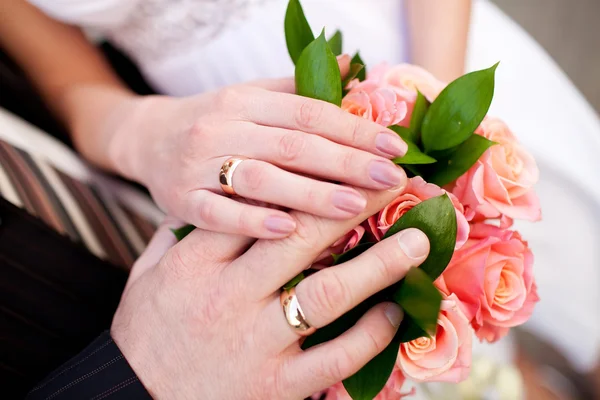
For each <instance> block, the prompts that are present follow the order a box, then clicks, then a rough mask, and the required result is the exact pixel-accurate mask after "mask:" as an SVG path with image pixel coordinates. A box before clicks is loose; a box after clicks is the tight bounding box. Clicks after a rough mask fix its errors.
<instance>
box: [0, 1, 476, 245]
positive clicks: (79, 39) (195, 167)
mask: <svg viewBox="0 0 600 400" xmlns="http://www.w3.org/2000/svg"><path fill="white" fill-rule="evenodd" d="M425 2H426V3H432V2H435V3H436V7H429V8H428V7H424V6H422V5H420V4H421V3H425ZM438 2H439V3H440V4H444V3H447V2H445V1H440V0H438V1H434V0H429V1H423V2H422V1H410V2H409V3H410V4H409V8H410V12H409V15H410V21H411V23H410V27H411V32H412V35H411V37H413V38H414V39H413V40H412V41H413V48H414V51H413V53H414V61H415V62H417V63H420V64H422V65H423V66H425V67H426V68H431V69H433V70H434V71H435V72H438V71H437V69H439V70H440V71H441V72H443V71H445V69H444V68H442V66H443V67H447V68H449V69H450V70H451V71H453V72H452V74H458V73H459V69H461V68H462V63H461V62H458V63H457V62H456V60H462V59H463V58H464V45H457V47H456V48H455V49H454V50H452V49H450V48H449V47H448V46H446V45H447V43H446V44H444V45H442V44H440V42H439V39H440V38H454V39H456V40H458V41H459V42H460V41H462V42H464V41H465V40H466V35H465V34H464V33H465V32H466V23H467V19H465V18H464V16H465V15H467V16H468V12H466V13H465V11H464V9H465V7H466V6H461V7H456V9H452V10H448V9H446V6H444V7H441V6H439V4H437V3H438ZM413 3H414V4H413ZM461 4H466V3H465V2H464V0H462V1H461ZM467 8H468V7H467ZM459 9H460V10H459ZM461 10H462V11H461ZM450 11H452V12H453V13H454V14H456V15H457V16H462V17H461V18H456V19H453V21H454V22H453V23H452V24H451V25H448V23H446V22H444V21H446V20H447V19H448V18H446V17H445V16H447V14H444V13H448V12H450ZM0 13H2V14H3V15H11V18H3V19H2V20H1V21H0V45H1V46H2V47H3V48H4V49H5V50H6V51H7V52H8V53H9V54H10V55H11V56H12V57H13V58H14V59H15V60H16V61H17V63H19V64H20V65H21V67H22V68H23V70H24V71H25V72H26V73H27V74H28V75H29V77H30V79H31V80H32V81H33V82H34V84H35V85H36V86H37V88H38V89H39V91H40V93H41V94H42V96H43V97H44V98H45V99H46V100H47V104H49V106H50V107H51V108H52V109H53V111H54V112H55V113H56V115H57V116H58V117H59V118H60V119H61V120H62V121H63V122H64V124H65V125H66V126H67V127H68V129H69V131H70V133H71V135H72V138H73V141H74V143H75V145H76V147H77V149H78V150H79V151H80V153H81V154H82V155H83V156H84V157H86V158H87V159H88V160H89V161H91V162H92V163H94V164H96V165H97V166H100V167H102V168H104V169H107V170H109V171H112V172H117V173H119V174H120V175H123V176H125V177H127V178H130V179H134V180H137V181H138V182H140V183H142V184H143V185H145V186H147V187H148V188H149V190H150V191H151V193H152V195H153V197H154V198H155V200H156V201H157V202H158V203H159V205H161V206H162V208H164V209H165V211H167V212H169V213H170V214H172V215H174V216H176V217H179V218H181V219H183V220H185V221H186V222H189V223H192V224H194V225H196V226H199V227H202V228H206V229H209V230H214V231H220V232H231V233H238V234H244V235H249V236H253V237H261V238H277V237H284V236H287V235H289V234H290V232H292V231H294V229H296V226H295V224H294V221H293V220H291V219H290V218H289V216H288V215H287V214H286V213H284V212H283V211H278V210H272V209H269V208H265V207H262V204H261V203H256V202H255V203H254V205H247V204H243V203H240V202H237V201H233V200H231V199H228V198H226V197H224V196H221V194H222V193H221V189H220V187H219V186H218V184H217V173H218V170H219V168H220V165H221V164H222V163H223V162H224V161H225V160H226V159H227V158H228V157H230V156H233V155H243V156H246V157H250V158H255V159H258V160H253V161H249V162H244V163H242V164H241V165H240V167H239V168H238V170H237V171H236V175H234V186H235V190H236V191H237V192H238V193H239V194H240V195H241V196H243V197H245V198H248V199H251V200H255V201H258V202H266V203H270V204H274V205H276V206H281V207H285V208H289V209H296V210H300V211H307V212H311V213H314V214H317V215H321V216H327V217H329V218H334V219H339V218H349V217H351V216H354V215H356V214H357V213H359V212H361V211H362V210H363V208H364V202H365V201H364V198H361V197H360V196H358V194H357V193H356V192H355V191H353V190H351V189H347V190H345V191H342V192H340V191H339V190H338V189H337V188H336V187H334V186H333V185H331V184H329V183H324V182H322V180H334V181H338V182H343V183H348V184H352V185H358V186H360V187H363V188H369V189H383V188H389V187H392V186H395V185H398V184H400V183H401V182H400V180H401V179H402V178H401V173H399V172H398V170H397V169H394V168H393V165H392V164H391V162H390V161H388V159H390V158H393V157H396V156H400V155H402V154H404V152H405V151H406V145H405V144H404V143H403V142H402V141H401V140H400V139H399V138H398V137H397V135H395V134H393V133H392V132H390V131H387V130H386V129H385V128H382V127H381V126H379V125H377V124H374V123H371V122H368V121H364V120H362V119H360V118H359V117H356V116H352V115H348V114H347V113H341V112H339V110H334V109H333V108H332V106H331V105H327V104H324V103H322V102H318V101H314V100H308V99H299V98H297V97H295V96H291V95H290V93H292V92H293V90H294V86H293V81H292V80H290V79H287V80H275V81H263V82H254V83H250V84H247V85H243V86H237V87H230V88H226V89H225V90H222V91H220V92H215V93H206V94H201V95H198V96H193V97H190V98H185V99H174V98H168V97H161V96H150V97H139V96H136V95H135V94H134V93H131V92H130V91H129V90H128V89H127V88H126V87H125V86H124V85H123V84H122V82H120V81H119V79H118V78H117V77H116V76H115V75H114V74H113V73H112V72H111V70H110V68H109V66H108V65H107V63H106V61H105V60H104V59H103V58H102V55H101V54H100V53H99V52H98V51H97V50H96V48H95V47H94V46H92V45H90V44H89V43H88V41H87V40H86V38H85V37H84V35H83V34H82V33H81V31H80V30H79V29H77V28H76V27H72V26H68V25H66V24H62V23H60V22H57V21H54V20H52V19H51V18H49V17H47V16H46V15H44V14H43V13H41V12H40V11H39V10H38V9H36V8H35V7H33V6H31V5H30V4H28V3H27V2H26V1H24V0H4V1H2V2H0ZM454 14H453V15H454ZM431 26H434V27H435V28H434V29H430V28H429V27H431ZM425 27H427V29H425ZM448 31H451V32H448ZM433 32H435V33H433ZM463 36H464V37H463ZM417 50H418V51H417ZM442 50H444V51H443V52H442V53H441V55H437V56H435V57H433V55H436V54H438V53H440V52H441V51H442ZM448 60H453V61H451V62H449V63H445V61H448ZM339 63H340V67H341V70H342V74H345V73H346V72H347V70H348V66H349V58H348V57H347V56H344V57H342V58H340V59H339ZM454 65H457V67H456V68H455V67H454ZM250 98H251V99H252V101H249V99H250ZM274 110H277V112H274ZM236 143H237V144H238V145H237V147H236ZM313 177H314V178H318V179H319V181H318V180H316V179H313Z"/></svg>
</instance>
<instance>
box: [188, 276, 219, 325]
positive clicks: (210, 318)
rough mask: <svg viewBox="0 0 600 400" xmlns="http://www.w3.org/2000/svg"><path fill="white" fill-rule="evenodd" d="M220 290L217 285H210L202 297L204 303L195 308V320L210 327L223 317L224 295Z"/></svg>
mask: <svg viewBox="0 0 600 400" xmlns="http://www.w3.org/2000/svg"><path fill="white" fill-rule="evenodd" d="M221 288H222V286H221V285H219V284H217V285H211V288H210V289H208V290H207V292H206V295H205V296H204V299H205V301H203V302H202V303H201V304H200V305H199V307H197V308H196V309H197V312H196V315H195V319H197V320H199V321H202V322H204V323H207V324H209V325H211V324H212V323H215V322H216V321H217V320H218V319H219V318H220V317H221V316H222V315H223V310H224V308H225V307H224V299H225V294H224V293H223V290H221Z"/></svg>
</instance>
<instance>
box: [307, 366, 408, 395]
mask: <svg viewBox="0 0 600 400" xmlns="http://www.w3.org/2000/svg"><path fill="white" fill-rule="evenodd" d="M404 381H405V378H404V375H403V374H402V371H400V370H399V369H397V368H394V371H393V372H392V375H391V376H390V378H389V379H388V381H387V383H386V384H385V386H384V388H383V389H382V390H381V392H379V394H378V395H377V396H375V398H374V399H373V400H401V399H402V398H404V397H406V396H412V395H414V394H415V388H414V387H413V388H412V389H411V390H410V391H408V392H402V390H401V389H402V385H404ZM323 395H325V397H324V398H323V397H322V396H323ZM311 398H312V399H313V400H319V399H323V400H352V398H351V397H350V395H349V394H348V392H347V391H346V389H345V388H344V385H343V384H342V383H341V382H340V383H338V384H335V385H333V386H332V387H330V388H329V389H327V390H325V391H323V392H320V393H316V394H314V395H313V396H312V397H311Z"/></svg>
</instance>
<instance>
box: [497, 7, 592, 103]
mask: <svg viewBox="0 0 600 400" xmlns="http://www.w3.org/2000/svg"><path fill="white" fill-rule="evenodd" d="M493 2H494V3H495V4H496V5H497V6H498V7H500V9H502V10H503V11H504V12H505V13H506V14H507V15H509V16H510V17H511V18H512V19H513V20H514V21H515V22H517V23H518V24H519V25H521V26H522V27H523V28H524V29H525V30H526V31H527V32H529V33H530V34H531V35H532V36H533V37H534V38H535V40H536V41H537V42H538V43H539V44H540V45H541V46H542V47H543V48H544V49H545V50H546V51H547V52H548V53H549V54H550V55H551V56H552V58H553V59H554V60H555V61H556V62H557V63H558V65H560V67H561V68H562V69H563V70H564V71H565V72H566V74H567V75H568V76H569V78H571V80H572V81H573V83H575V85H576V86H577V88H578V89H579V90H580V91H581V92H582V93H583V95H584V96H585V97H586V98H587V100H588V101H589V102H590V103H591V104H592V106H593V107H594V108H595V109H596V111H597V112H600V26H599V25H598V22H599V21H598V19H599V18H600V1H598V0H493Z"/></svg>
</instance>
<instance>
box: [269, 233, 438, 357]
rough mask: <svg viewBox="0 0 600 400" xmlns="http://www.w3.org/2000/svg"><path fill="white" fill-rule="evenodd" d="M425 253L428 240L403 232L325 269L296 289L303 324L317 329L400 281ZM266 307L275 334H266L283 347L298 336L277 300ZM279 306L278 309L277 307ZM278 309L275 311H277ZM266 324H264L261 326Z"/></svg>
mask: <svg viewBox="0 0 600 400" xmlns="http://www.w3.org/2000/svg"><path fill="white" fill-rule="evenodd" d="M428 254H429V240H428V239H427V236H426V235H425V234H424V233H422V232H421V231H419V230H417V229H412V228H411V229H406V230H403V231H402V232H399V233H397V234H396V235H394V236H392V237H390V238H388V239H386V240H384V241H382V242H380V243H378V244H376V245H375V246H373V247H372V248H370V249H369V250H368V251H366V252H364V253H363V254H361V255H360V256H358V257H356V258H354V259H352V260H350V261H347V262H345V263H343V264H340V265H336V266H333V267H329V268H325V269H323V270H321V271H319V272H317V273H315V274H313V275H311V276H309V277H308V278H306V279H304V280H303V281H302V282H300V283H299V284H298V286H296V296H297V299H298V303H299V304H300V306H301V307H302V311H303V313H304V317H305V319H306V322H307V323H308V324H309V325H310V326H312V327H315V328H317V329H319V328H322V327H324V326H326V325H329V324H330V323H331V322H333V321H335V320H336V319H338V318H339V317H341V316H342V315H344V314H345V313H346V312H348V311H350V310H351V309H353V308H354V307H356V306H358V305H359V304H360V303H362V302H363V301H364V300H366V299H368V298H369V297H371V296H372V295H374V294H375V293H378V292H380V291H381V290H383V289H385V288H386V287H388V286H390V285H392V284H394V283H396V282H398V281H400V280H401V279H402V278H404V276H405V275H406V273H407V272H408V270H409V269H410V268H413V267H416V266H418V265H420V264H421V263H422V262H423V261H425V259H426V258H427V255H428ZM273 302H274V303H275V305H273V306H271V307H268V308H270V310H267V309H266V310H265V311H270V312H271V314H270V315H267V314H266V313H265V321H266V320H268V321H270V324H269V326H270V327H272V329H274V331H275V333H270V334H268V336H269V337H276V338H278V339H279V340H281V341H282V343H281V346H282V347H286V346H289V345H290V344H292V343H293V342H295V341H297V340H298V338H299V336H298V334H297V333H296V332H295V331H294V330H293V329H290V327H289V325H288V324H287V321H286V320H285V318H283V315H281V317H280V318H274V315H280V314H282V312H281V305H280V304H279V299H276V300H275V301H273ZM277 306H279V307H277ZM277 308H279V310H277ZM265 325H267V324H265Z"/></svg>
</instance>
